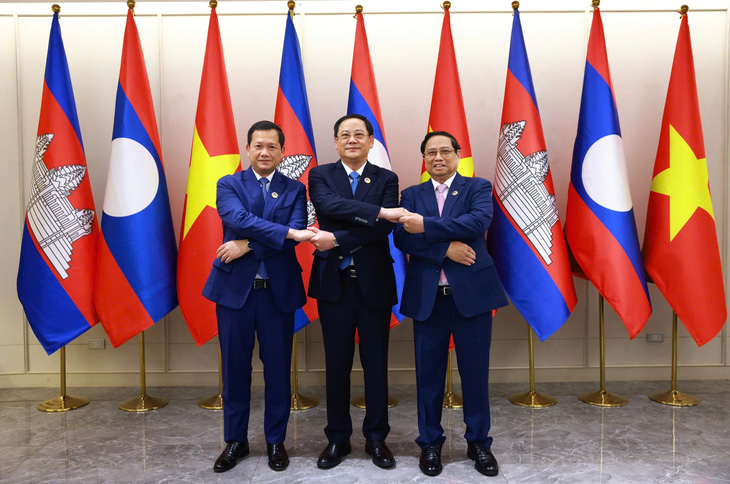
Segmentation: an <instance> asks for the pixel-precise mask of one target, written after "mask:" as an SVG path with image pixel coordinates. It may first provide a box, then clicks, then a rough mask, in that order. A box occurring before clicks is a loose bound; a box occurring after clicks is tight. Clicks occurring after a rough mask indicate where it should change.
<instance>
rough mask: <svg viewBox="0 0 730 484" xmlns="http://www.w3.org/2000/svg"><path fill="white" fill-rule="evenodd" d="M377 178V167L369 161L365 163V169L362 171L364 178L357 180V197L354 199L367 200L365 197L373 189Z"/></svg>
mask: <svg viewBox="0 0 730 484" xmlns="http://www.w3.org/2000/svg"><path fill="white" fill-rule="evenodd" d="M377 178H378V177H377V176H376V170H375V165H373V164H372V163H370V162H369V161H366V162H365V168H363V170H362V176H361V177H360V178H359V179H358V180H357V188H356V189H355V195H354V197H353V198H355V199H356V200H365V196H366V195H367V193H368V192H369V191H370V188H372V186H373V184H374V183H375V180H376V179H377Z"/></svg>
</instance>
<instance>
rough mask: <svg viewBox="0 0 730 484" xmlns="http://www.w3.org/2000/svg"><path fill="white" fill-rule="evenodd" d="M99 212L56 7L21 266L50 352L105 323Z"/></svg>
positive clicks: (32, 316)
mask: <svg viewBox="0 0 730 484" xmlns="http://www.w3.org/2000/svg"><path fill="white" fill-rule="evenodd" d="M95 213H96V210H95V208H94V199H93V197H92V195H91V185H90V184H89V176H88V174H87V168H86V158H85V155H84V145H83V142H82V141H81V130H80V129H79V120H78V116H77V114H76V101H75V99H74V93H73V88H72V87H71V77H70V75H69V70H68V62H67V61H66V51H65V50H64V47H63V39H62V38H61V26H60V24H59V21H58V14H57V13H55V14H54V15H53V22H52V24H51V35H50V39H49V41H48V54H47V57H46V72H45V78H44V82H43V95H42V98H41V113H40V119H39V121H38V135H37V137H36V148H35V159H34V160H33V178H32V181H31V186H30V199H29V200H28V208H27V212H26V217H25V228H24V230H23V241H22V244H21V247H20V267H19V269H18V298H19V299H20V302H21V303H22V304H23V308H24V309H25V315H26V316H27V318H28V322H29V323H30V327H31V328H32V329H33V333H34V334H35V336H36V338H38V341H40V343H41V345H42V346H43V349H45V350H46V352H47V353H48V354H49V355H50V354H51V353H53V352H54V351H56V350H57V349H59V348H61V347H62V346H64V345H66V344H67V343H69V342H71V341H72V340H73V339H75V338H76V337H77V336H79V335H80V334H82V333H84V332H85V331H86V330H88V329H89V328H90V327H91V326H93V325H95V324H96V323H97V322H99V319H98V317H97V315H96V309H95V308H94V273H95V267H96V250H97V244H98V236H99V231H98V228H97V223H96V219H95Z"/></svg>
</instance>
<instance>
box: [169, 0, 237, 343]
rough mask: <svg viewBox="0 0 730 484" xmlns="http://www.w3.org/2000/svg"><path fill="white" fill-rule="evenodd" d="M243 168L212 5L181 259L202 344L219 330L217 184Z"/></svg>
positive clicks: (193, 329) (182, 295) (184, 289)
mask: <svg viewBox="0 0 730 484" xmlns="http://www.w3.org/2000/svg"><path fill="white" fill-rule="evenodd" d="M240 169H241V157H240V155H239V152H238V140H237V138H236V125H235V123H234V120H233V108H232V107H231V95H230V92H229V90H228V76H227V74H226V63H225V59H224V58H223V44H222V42H221V34H220V29H219V27H218V15H217V14H216V11H215V8H213V9H211V12H210V21H209V23H208V40H207V44H206V47H205V59H204V61H203V73H202V76H201V80H200V94H198V109H197V113H196V115H195V130H194V132H193V147H192V150H191V154H190V169H189V170H188V184H187V188H186V190H185V208H184V210H183V221H182V226H181V229H180V252H179V254H178V259H177V294H178V298H179V299H180V311H181V312H182V315H183V317H184V318H185V322H186V323H187V325H188V328H189V329H190V333H191V334H192V335H193V339H194V340H195V342H196V343H197V344H198V345H202V344H203V343H205V342H206V341H208V340H210V339H211V338H212V337H213V336H215V335H216V334H218V321H217V318H216V316H215V303H214V302H212V301H209V300H208V299H206V298H205V297H203V294H202V292H203V286H205V281H206V280H207V279H208V274H209V273H210V270H211V268H212V267H213V260H214V259H215V254H216V249H217V248H218V247H219V246H220V244H221V241H222V240H223V227H222V225H221V219H220V217H219V216H218V211H217V210H216V186H217V184H218V180H219V179H220V178H221V177H222V176H224V175H230V174H231V173H234V172H236V171H239V170H240Z"/></svg>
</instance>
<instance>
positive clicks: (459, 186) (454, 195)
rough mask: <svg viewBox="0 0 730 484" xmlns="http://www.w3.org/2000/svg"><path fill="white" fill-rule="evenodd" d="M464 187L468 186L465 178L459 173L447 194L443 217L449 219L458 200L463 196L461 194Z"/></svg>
mask: <svg viewBox="0 0 730 484" xmlns="http://www.w3.org/2000/svg"><path fill="white" fill-rule="evenodd" d="M464 185H466V180H464V177H463V176H461V175H460V174H459V173H457V174H456V177H455V178H454V181H453V182H451V188H450V189H449V191H448V192H446V201H445V202H444V210H443V213H442V214H441V216H442V217H448V216H449V215H451V209H452V208H454V205H455V204H456V200H457V199H458V198H459V196H460V195H461V192H462V191H463V189H464Z"/></svg>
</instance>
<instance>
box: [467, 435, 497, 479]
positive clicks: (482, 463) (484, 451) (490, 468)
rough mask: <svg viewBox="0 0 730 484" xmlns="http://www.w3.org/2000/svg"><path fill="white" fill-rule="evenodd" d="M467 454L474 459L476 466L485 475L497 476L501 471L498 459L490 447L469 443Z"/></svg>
mask: <svg viewBox="0 0 730 484" xmlns="http://www.w3.org/2000/svg"><path fill="white" fill-rule="evenodd" d="M466 455H467V456H468V457H469V458H470V459H471V460H473V461H474V468H475V469H476V470H478V471H479V472H481V473H482V474H484V475H485V476H496V475H497V474H498V473H499V466H498V465H497V459H496V458H495V457H494V454H492V451H491V450H490V449H489V447H482V446H481V445H477V444H475V443H473V442H471V443H469V448H468V449H467V451H466Z"/></svg>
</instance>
